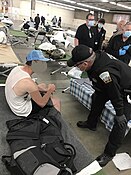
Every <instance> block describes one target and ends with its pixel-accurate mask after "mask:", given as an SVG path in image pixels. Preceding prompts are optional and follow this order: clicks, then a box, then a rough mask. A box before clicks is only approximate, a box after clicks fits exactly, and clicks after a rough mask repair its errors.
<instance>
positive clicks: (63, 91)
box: [62, 87, 70, 93]
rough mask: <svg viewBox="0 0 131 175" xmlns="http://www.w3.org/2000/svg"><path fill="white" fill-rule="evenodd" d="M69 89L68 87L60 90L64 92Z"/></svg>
mask: <svg viewBox="0 0 131 175" xmlns="http://www.w3.org/2000/svg"><path fill="white" fill-rule="evenodd" d="M69 89H70V87H67V88H65V89H64V90H62V93H65V92H66V91H67V90H69Z"/></svg>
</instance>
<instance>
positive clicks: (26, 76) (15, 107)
mask: <svg viewBox="0 0 131 175" xmlns="http://www.w3.org/2000/svg"><path fill="white" fill-rule="evenodd" d="M38 61H49V59H47V58H45V57H44V56H43V54H42V51H40V50H32V51H31V52H30V53H29V54H28V55H27V57H26V63H25V65H24V66H17V67H15V68H14V69H13V70H12V71H11V72H10V74H9V76H8V78H7V80H6V84H5V96H6V100H7V103H8V105H9V107H10V109H11V110H12V112H13V113H14V114H16V115H17V116H24V117H27V116H28V115H30V114H34V113H37V112H39V111H40V110H41V109H42V108H44V107H47V106H48V105H49V106H50V105H52V106H53V105H54V107H55V108H56V109H57V110H58V111H60V101H59V99H57V98H55V97H53V93H54V92H55V85H54V84H49V85H47V86H46V85H45V84H43V83H42V84H38V85H37V84H36V83H35V82H34V81H33V80H32V78H31V75H32V74H33V73H34V71H33V66H32V65H33V64H37V62H38ZM41 92H43V94H44V95H43V96H42V95H41Z"/></svg>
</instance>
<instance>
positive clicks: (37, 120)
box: [2, 114, 76, 175]
mask: <svg viewBox="0 0 131 175" xmlns="http://www.w3.org/2000/svg"><path fill="white" fill-rule="evenodd" d="M6 124H7V127H8V128H9V131H8V133H7V136H6V140H7V142H8V143H9V145H10V149H11V153H12V155H11V156H2V161H3V162H4V163H5V165H6V167H7V169H8V170H9V171H10V173H11V175H18V174H19V175H47V174H49V175H72V174H74V173H75V172H76V168H75V166H74V163H73V161H74V158H75V155H76V151H75V148H74V146H73V145H71V144H69V143H65V142H64V140H63V137H62V134H61V131H60V128H61V123H60V122H59V121H58V120H56V119H55V117H51V116H50V117H46V118H45V116H44V117H43V116H38V115H36V114H35V115H33V116H30V117H29V118H24V119H14V120H10V121H7V123H6Z"/></svg>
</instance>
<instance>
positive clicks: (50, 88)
mask: <svg viewBox="0 0 131 175" xmlns="http://www.w3.org/2000/svg"><path fill="white" fill-rule="evenodd" d="M47 89H48V91H51V93H53V92H55V89H56V88H55V85H54V84H49V85H48V88H47Z"/></svg>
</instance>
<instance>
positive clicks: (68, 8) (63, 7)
mask: <svg viewBox="0 0 131 175" xmlns="http://www.w3.org/2000/svg"><path fill="white" fill-rule="evenodd" d="M49 4H51V5H53V6H55V7H60V8H62V9H66V10H72V11H74V10H75V9H73V8H70V7H65V6H62V5H57V4H52V3H49Z"/></svg>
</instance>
